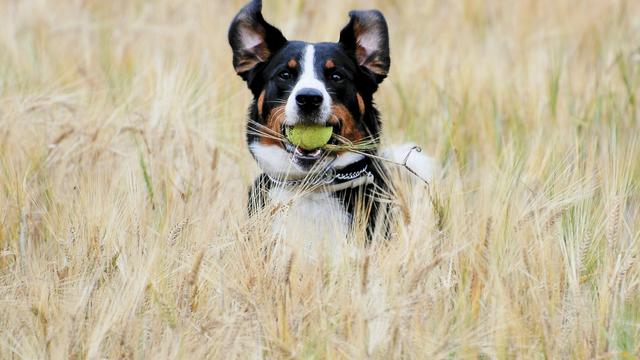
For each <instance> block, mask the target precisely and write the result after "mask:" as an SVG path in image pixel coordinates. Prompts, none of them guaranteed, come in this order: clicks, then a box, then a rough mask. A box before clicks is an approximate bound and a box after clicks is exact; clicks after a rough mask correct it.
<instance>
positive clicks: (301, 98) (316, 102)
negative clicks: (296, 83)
mask: <svg viewBox="0 0 640 360" xmlns="http://www.w3.org/2000/svg"><path fill="white" fill-rule="evenodd" d="M322 100H323V98H322V93H321V92H320V90H317V89H313V88H304V89H301V90H300V91H298V94H297V95H296V104H298V106H299V107H300V109H302V110H304V111H313V110H316V109H317V108H319V107H320V105H321V104H322Z"/></svg>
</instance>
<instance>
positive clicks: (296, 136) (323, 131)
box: [284, 122, 333, 150]
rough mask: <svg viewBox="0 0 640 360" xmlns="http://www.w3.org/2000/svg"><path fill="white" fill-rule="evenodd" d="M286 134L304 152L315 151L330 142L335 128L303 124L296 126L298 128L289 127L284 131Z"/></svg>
mask: <svg viewBox="0 0 640 360" xmlns="http://www.w3.org/2000/svg"><path fill="white" fill-rule="evenodd" d="M284 134H285V136H286V137H287V139H289V141H291V143H292V144H293V145H295V146H298V147H300V148H301V149H304V150H314V149H318V148H321V147H323V146H325V145H326V144H327V143H328V142H329V139H331V134H333V127H331V126H323V125H320V124H314V123H309V122H303V123H299V124H296V126H287V127H286V128H285V129H284Z"/></svg>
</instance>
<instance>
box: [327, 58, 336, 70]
mask: <svg viewBox="0 0 640 360" xmlns="http://www.w3.org/2000/svg"><path fill="white" fill-rule="evenodd" d="M326 65H327V69H333V68H334V67H336V64H334V63H333V60H327V64H326Z"/></svg>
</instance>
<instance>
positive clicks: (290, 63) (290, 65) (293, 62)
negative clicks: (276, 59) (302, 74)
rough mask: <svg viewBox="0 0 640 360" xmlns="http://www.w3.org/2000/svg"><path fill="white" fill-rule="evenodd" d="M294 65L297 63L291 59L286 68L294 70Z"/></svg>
mask: <svg viewBox="0 0 640 360" xmlns="http://www.w3.org/2000/svg"><path fill="white" fill-rule="evenodd" d="M296 65H298V62H297V61H295V60H293V59H291V60H289V62H288V63H287V66H289V67H290V68H294V67H296Z"/></svg>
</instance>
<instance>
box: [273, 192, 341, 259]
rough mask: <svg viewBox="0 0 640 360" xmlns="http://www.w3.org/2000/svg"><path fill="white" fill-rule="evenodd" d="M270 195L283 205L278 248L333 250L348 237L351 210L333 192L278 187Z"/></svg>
mask: <svg viewBox="0 0 640 360" xmlns="http://www.w3.org/2000/svg"><path fill="white" fill-rule="evenodd" d="M269 198H270V200H271V202H272V204H276V205H279V208H280V209H279V211H278V212H277V213H276V214H275V216H274V222H273V232H274V234H276V236H277V237H278V244H277V246H276V251H280V250H282V251H286V250H285V248H288V247H293V248H303V249H304V250H305V252H309V251H311V252H312V253H318V251H319V250H320V251H331V252H333V251H335V250H336V249H337V248H338V247H339V246H340V244H344V243H345V242H346V241H347V235H348V232H349V224H350V221H351V219H350V214H349V213H347V212H346V210H345V208H344V206H343V205H342V204H341V203H340V200H339V199H337V198H336V197H335V196H334V195H333V194H332V193H323V192H300V191H296V190H291V189H287V188H283V187H274V188H272V189H271V190H270V191H269ZM283 244H286V246H282V245H283ZM327 247H329V248H330V249H329V248H327Z"/></svg>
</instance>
